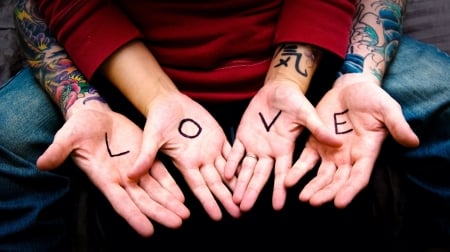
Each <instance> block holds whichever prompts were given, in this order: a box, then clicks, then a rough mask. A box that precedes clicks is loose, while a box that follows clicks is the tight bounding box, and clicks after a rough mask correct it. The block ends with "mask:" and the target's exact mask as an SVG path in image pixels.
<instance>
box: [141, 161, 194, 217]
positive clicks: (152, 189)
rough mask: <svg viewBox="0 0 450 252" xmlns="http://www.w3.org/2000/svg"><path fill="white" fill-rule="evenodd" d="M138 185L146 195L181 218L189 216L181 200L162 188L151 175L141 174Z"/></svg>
mask: <svg viewBox="0 0 450 252" xmlns="http://www.w3.org/2000/svg"><path fill="white" fill-rule="evenodd" d="M152 169H153V168H152ZM139 185H140V186H141V187H142V189H144V190H145V192H146V193H147V194H148V196H149V197H150V198H151V199H152V200H154V201H156V202H157V203H158V204H160V205H162V206H163V207H165V208H167V209H168V210H170V211H172V212H174V213H175V214H177V215H178V216H179V217H180V218H182V219H187V218H189V216H190V212H189V209H188V208H187V207H186V206H185V205H184V204H183V202H182V201H180V200H179V199H177V198H176V197H175V196H174V195H173V194H171V193H170V192H169V191H167V190H166V189H165V188H163V187H162V186H161V185H160V184H159V183H158V181H156V180H155V179H154V178H152V177H151V176H143V177H142V178H141V180H140V183H139Z"/></svg>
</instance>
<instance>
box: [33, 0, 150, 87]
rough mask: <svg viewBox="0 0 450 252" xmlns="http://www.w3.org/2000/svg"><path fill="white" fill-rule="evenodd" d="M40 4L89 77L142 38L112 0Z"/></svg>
mask: <svg viewBox="0 0 450 252" xmlns="http://www.w3.org/2000/svg"><path fill="white" fill-rule="evenodd" d="M36 3H37V4H38V8H39V10H40V12H41V13H42V14H43V16H44V18H45V19H46V22H47V24H48V25H49V28H50V31H51V32H52V33H53V34H54V36H55V37H56V38H57V39H58V42H59V43H61V45H62V46H63V47H64V48H65V49H66V51H67V53H68V54H69V55H70V56H71V58H72V59H73V61H74V62H75V64H76V65H77V67H78V68H79V69H80V71H81V72H82V73H83V74H84V75H85V76H86V78H87V79H91V78H92V76H93V74H94V73H95V71H96V70H97V69H98V67H99V66H100V65H101V64H102V63H103V62H104V61H105V60H106V58H108V57H109V56H110V55H111V54H112V53H113V52H114V51H116V50H117V49H118V48H120V47H121V46H123V45H124V44H126V43H127V42H129V41H131V40H133V39H136V38H140V37H142V35H141V33H140V31H139V30H138V29H137V28H136V27H135V26H134V25H133V24H132V23H131V21H130V20H129V19H128V18H127V17H126V16H125V15H124V14H123V13H122V11H121V10H120V8H119V7H117V6H116V5H114V3H112V1H102V0H89V1H85V0H73V1H68V0H36Z"/></svg>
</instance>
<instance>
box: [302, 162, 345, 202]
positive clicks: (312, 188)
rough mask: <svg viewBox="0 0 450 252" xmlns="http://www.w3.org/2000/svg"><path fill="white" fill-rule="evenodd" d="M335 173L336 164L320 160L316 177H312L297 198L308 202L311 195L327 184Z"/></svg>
mask: <svg viewBox="0 0 450 252" xmlns="http://www.w3.org/2000/svg"><path fill="white" fill-rule="evenodd" d="M335 173H336V166H335V164H334V163H333V162H330V161H325V160H322V163H321V164H320V166H319V169H318V171H317V175H316V177H314V178H313V179H312V180H311V181H310V182H309V183H308V184H306V186H305V187H304V188H303V190H302V191H301V192H300V195H299V199H300V200H301V201H303V202H308V201H310V200H311V197H312V196H313V195H314V194H315V193H316V192H318V191H319V190H320V189H322V188H323V187H325V186H326V185H328V184H329V183H330V182H331V181H332V180H333V176H334V174H335Z"/></svg>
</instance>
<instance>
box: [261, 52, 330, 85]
mask: <svg viewBox="0 0 450 252" xmlns="http://www.w3.org/2000/svg"><path fill="white" fill-rule="evenodd" d="M321 59H322V51H321V50H320V49H318V48H316V47H314V46H311V45H307V44H285V45H282V46H280V47H279V48H278V49H277V52H276V53H275V56H274V58H273V60H272V63H271V65H270V68H269V71H268V73H267V76H266V82H279V81H289V82H293V83H296V84H297V86H298V87H299V88H300V90H301V91H302V92H303V93H306V91H307V90H308V88H309V85H310V82H311V79H312V76H313V74H314V72H315V71H316V68H317V66H318V65H319V62H320V61H321Z"/></svg>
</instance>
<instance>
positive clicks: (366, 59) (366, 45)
mask: <svg viewBox="0 0 450 252" xmlns="http://www.w3.org/2000/svg"><path fill="white" fill-rule="evenodd" d="M357 4H358V6H357V12H356V15H355V18H354V22H353V27H352V35H351V37H350V41H349V44H350V45H349V48H348V51H347V55H346V58H345V61H344V64H343V66H342V69H341V71H340V74H341V75H342V74H346V73H363V74H368V75H372V76H373V77H375V78H376V79H377V80H378V81H377V82H378V83H380V84H381V81H382V79H383V77H384V74H385V72H386V68H387V67H388V66H389V63H390V62H391V61H392V59H393V58H394V56H395V53H396V51H397V48H398V45H399V42H400V38H401V35H402V27H403V14H404V13H405V8H406V0H395V1H386V0H379V1H364V0H360V1H358V3H357Z"/></svg>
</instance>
